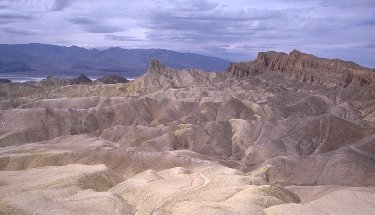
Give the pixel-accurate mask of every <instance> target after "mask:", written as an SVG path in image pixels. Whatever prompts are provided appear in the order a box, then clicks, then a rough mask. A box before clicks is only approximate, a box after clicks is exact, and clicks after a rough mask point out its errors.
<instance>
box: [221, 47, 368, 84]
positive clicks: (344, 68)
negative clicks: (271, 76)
mask: <svg viewBox="0 0 375 215" xmlns="http://www.w3.org/2000/svg"><path fill="white" fill-rule="evenodd" d="M269 72H276V73H278V74H281V75H283V76H286V77H288V78H289V79H295V80H299V81H301V82H310V83H314V84H320V85H326V86H330V87H335V86H338V87H348V86H349V85H357V86H364V85H370V84H373V83H375V72H374V70H373V69H370V68H366V67H363V66H360V65H358V64H356V63H354V62H351V61H343V60H340V59H328V58H319V57H316V56H314V55H311V54H305V53H302V52H300V51H298V50H293V51H292V52H290V53H289V54H286V53H283V52H274V51H269V52H259V53H258V56H257V58H256V59H255V60H254V61H248V62H241V63H232V64H230V65H229V67H228V69H227V73H226V74H227V76H228V77H229V78H233V77H240V78H243V77H247V76H255V75H257V74H260V73H269Z"/></svg>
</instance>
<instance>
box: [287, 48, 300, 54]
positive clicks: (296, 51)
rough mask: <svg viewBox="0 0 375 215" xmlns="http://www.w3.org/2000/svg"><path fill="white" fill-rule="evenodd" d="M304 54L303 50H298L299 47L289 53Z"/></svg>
mask: <svg viewBox="0 0 375 215" xmlns="http://www.w3.org/2000/svg"><path fill="white" fill-rule="evenodd" d="M301 54H303V53H302V52H301V51H299V50H297V49H294V50H293V51H291V52H290V53H289V55H301Z"/></svg>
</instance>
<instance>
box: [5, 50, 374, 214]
mask: <svg viewBox="0 0 375 215" xmlns="http://www.w3.org/2000/svg"><path fill="white" fill-rule="evenodd" d="M101 80H102V82H101V81H100V80H99V81H94V82H91V80H87V77H85V76H83V75H82V76H80V77H78V78H76V79H69V80H63V79H59V78H54V77H49V78H47V79H45V80H43V81H35V82H26V83H13V82H9V83H8V82H7V81H3V83H0V121H1V122H0V214H83V213H84V214H269V215H271V214H340V215H342V214H375V204H374V203H375V187H374V186H375V71H374V70H373V69H369V68H364V67H361V66H359V65H357V64H355V63H352V62H345V61H341V60H337V59H335V60H333V59H323V58H318V57H315V56H312V55H309V54H304V53H301V52H299V51H297V50H294V51H292V52H291V53H289V54H286V53H278V52H262V53H259V54H258V57H257V59H256V60H255V61H249V62H242V63H233V64H230V65H229V67H228V69H227V71H225V72H219V71H218V72H206V71H201V70H196V69H183V70H177V69H174V68H169V67H166V66H165V65H163V64H161V63H160V62H159V61H157V60H153V61H152V62H151V63H150V65H149V68H148V70H147V72H146V73H145V74H144V75H142V76H141V77H139V78H137V79H135V80H133V81H127V80H123V79H121V78H118V77H110V78H108V77H107V78H104V79H101Z"/></svg>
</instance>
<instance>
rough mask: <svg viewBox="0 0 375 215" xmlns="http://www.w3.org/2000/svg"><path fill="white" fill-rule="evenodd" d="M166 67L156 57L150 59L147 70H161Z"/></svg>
mask: <svg viewBox="0 0 375 215" xmlns="http://www.w3.org/2000/svg"><path fill="white" fill-rule="evenodd" d="M166 68H167V67H166V66H165V65H164V64H162V63H160V62H159V61H158V60H157V59H152V60H151V62H150V65H149V67H148V71H150V72H159V71H161V70H165V69H166Z"/></svg>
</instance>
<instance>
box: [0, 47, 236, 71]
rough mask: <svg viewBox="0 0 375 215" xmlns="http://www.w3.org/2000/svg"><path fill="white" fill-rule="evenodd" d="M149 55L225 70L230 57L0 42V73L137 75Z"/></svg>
mask: <svg viewBox="0 0 375 215" xmlns="http://www.w3.org/2000/svg"><path fill="white" fill-rule="evenodd" d="M152 59H158V60H159V61H160V62H162V63H163V64H165V65H167V66H171V67H174V68H179V69H182V68H195V69H203V70H207V71H224V70H225V69H226V68H227V66H228V64H229V63H231V62H230V61H227V60H224V59H220V58H216V57H209V56H204V55H199V54H193V53H181V52H175V51H171V50H166V49H123V48H118V47H112V48H108V49H105V50H99V49H85V48H81V47H78V46H70V47H65V46H57V45H47V44H38V43H32V44H13V45H7V44H0V73H1V74H3V75H4V74H14V73H17V74H22V75H34V76H35V75H36V76H46V75H64V76H69V75H71V76H75V75H79V74H80V73H84V74H86V75H91V76H102V75H107V74H109V73H110V74H119V75H124V76H126V77H138V76H140V75H141V74H143V73H144V72H145V71H146V70H147V66H148V64H149V63H150V61H151V60H152Z"/></svg>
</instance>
